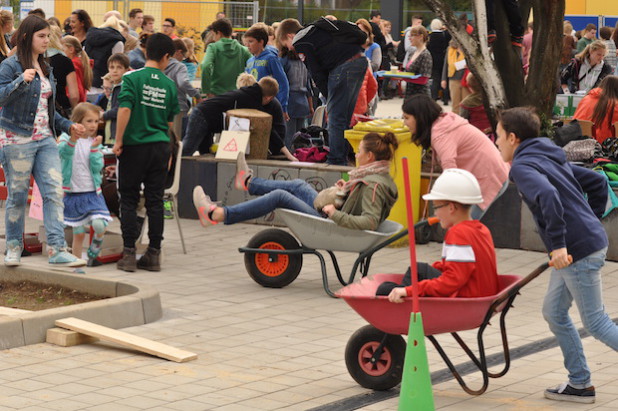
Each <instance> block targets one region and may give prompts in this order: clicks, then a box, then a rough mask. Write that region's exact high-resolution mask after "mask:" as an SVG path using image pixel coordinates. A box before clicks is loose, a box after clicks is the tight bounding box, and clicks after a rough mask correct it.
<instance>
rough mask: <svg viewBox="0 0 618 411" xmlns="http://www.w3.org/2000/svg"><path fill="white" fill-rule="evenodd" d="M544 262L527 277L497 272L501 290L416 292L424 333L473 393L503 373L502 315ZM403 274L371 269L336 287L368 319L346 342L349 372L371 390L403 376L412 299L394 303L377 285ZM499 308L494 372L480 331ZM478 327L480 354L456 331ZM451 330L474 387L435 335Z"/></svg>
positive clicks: (504, 337)
mask: <svg viewBox="0 0 618 411" xmlns="http://www.w3.org/2000/svg"><path fill="white" fill-rule="evenodd" d="M547 267H548V264H547V263H545V264H542V265H540V266H539V267H538V268H537V269H536V270H534V271H533V272H532V273H530V274H528V276H526V277H525V278H522V277H520V276H517V275H500V276H499V290H500V291H499V292H498V294H496V295H493V296H489V297H482V298H440V297H420V298H419V304H420V312H421V313H422V315H423V327H424V331H425V336H426V337H427V338H428V339H429V341H431V342H432V344H433V345H434V347H436V350H437V351H438V353H439V354H440V356H441V357H442V359H443V360H444V362H445V363H446V365H447V366H448V368H449V370H450V371H451V373H452V374H453V376H454V377H455V379H457V382H459V385H461V387H462V388H463V389H464V391H466V392H467V393H468V394H471V395H480V394H482V393H484V392H485V390H486V389H487V386H488V385H489V378H499V377H502V376H503V375H505V374H506V373H507V372H508V370H509V367H510V355H509V345H508V339H507V334H506V326H505V317H506V314H507V313H508V311H509V309H510V308H511V307H512V304H513V301H514V300H515V297H517V295H518V293H519V290H521V288H522V287H523V286H525V285H526V284H528V283H529V282H530V281H532V280H533V279H534V278H536V277H538V276H539V275H540V274H541V273H542V272H543V271H545V270H546V269H547ZM402 278H403V274H375V275H372V276H368V277H365V278H363V279H362V280H361V281H359V282H357V283H354V284H350V285H348V286H346V287H344V288H342V289H341V290H339V291H338V292H337V293H336V296H337V297H340V298H343V299H344V300H345V301H346V302H347V303H348V304H349V305H350V306H351V307H352V308H353V309H354V310H355V311H356V312H357V313H358V314H360V316H361V317H363V318H364V319H365V320H367V321H368V322H369V323H370V324H371V325H366V326H364V327H362V328H360V329H359V330H357V331H356V332H355V333H354V334H353V335H352V336H351V337H350V339H349V341H348V344H347V346H346V352H345V361H346V366H347V368H348V372H349V373H350V375H351V376H352V378H354V380H356V382H358V383H359V384H360V385H361V386H363V387H365V388H370V389H374V390H388V389H390V388H392V387H394V386H396V385H397V384H399V383H400V382H401V377H402V371H403V362H404V356H405V352H406V342H405V340H404V339H403V337H402V336H401V334H406V335H407V333H408V326H409V321H410V313H411V311H412V304H411V303H410V302H409V300H411V298H410V297H408V298H406V300H408V301H406V303H403V304H394V303H391V302H389V301H388V298H387V297H384V296H376V295H375V293H376V289H377V288H378V286H379V285H380V284H382V283H383V282H384V281H393V282H396V283H401V280H402ZM497 313H500V333H501V335H502V348H503V355H504V367H503V369H502V370H501V371H499V372H496V373H493V372H490V371H489V370H488V369H487V360H486V356H485V344H484V342H483V333H484V331H485V329H486V328H487V326H488V325H490V323H489V322H490V320H491V319H492V317H493V316H494V315H495V314H497ZM476 328H478V331H477V342H478V357H477V355H475V354H474V353H473V352H472V350H471V349H470V348H469V347H468V345H467V344H466V343H465V342H464V341H463V340H462V338H461V337H460V336H459V335H458V334H457V332H459V331H465V330H473V329H476ZM444 333H450V334H451V335H452V336H453V338H455V341H457V343H458V344H459V345H460V346H461V348H462V349H463V350H464V351H465V352H466V354H467V355H468V357H470V359H471V360H472V362H473V363H474V364H475V365H476V367H477V368H478V370H479V371H480V372H481V373H482V375H483V385H482V386H481V388H479V389H477V390H473V389H471V388H470V387H468V385H467V384H466V383H465V381H464V380H463V378H462V377H461V375H460V374H459V372H458V371H457V368H456V367H455V366H454V365H453V363H452V361H451V360H450V359H449V357H448V356H447V354H446V352H445V351H444V349H443V348H442V346H441V345H440V343H439V342H438V341H437V340H436V338H435V336H436V335H438V334H444Z"/></svg>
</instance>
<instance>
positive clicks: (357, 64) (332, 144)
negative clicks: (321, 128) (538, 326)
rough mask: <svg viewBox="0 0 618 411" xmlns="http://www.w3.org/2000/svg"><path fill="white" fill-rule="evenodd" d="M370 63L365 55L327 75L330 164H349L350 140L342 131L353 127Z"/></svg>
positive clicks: (328, 160) (328, 161)
mask: <svg viewBox="0 0 618 411" xmlns="http://www.w3.org/2000/svg"><path fill="white" fill-rule="evenodd" d="M367 64H368V62H367V59H366V58H364V57H359V58H356V59H354V60H350V61H347V62H345V63H343V64H341V65H339V66H338V67H336V68H335V69H333V70H332V71H331V72H330V73H329V74H328V99H327V100H326V111H327V113H328V139H329V148H330V153H329V154H328V159H327V163H328V164H337V165H348V142H347V141H346V140H345V139H344V138H343V132H344V131H345V130H346V129H347V128H349V126H350V120H351V119H352V114H354V106H355V105H356V99H357V98H358V92H359V91H360V88H361V86H362V85H363V80H364V78H365V73H366V72H367Z"/></svg>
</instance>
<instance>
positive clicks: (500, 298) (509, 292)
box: [488, 262, 549, 314]
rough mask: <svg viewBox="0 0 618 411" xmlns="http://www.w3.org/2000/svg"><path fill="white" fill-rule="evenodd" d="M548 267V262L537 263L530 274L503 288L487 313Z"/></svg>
mask: <svg viewBox="0 0 618 411" xmlns="http://www.w3.org/2000/svg"><path fill="white" fill-rule="evenodd" d="M548 268H549V263H548V262H547V263H543V264H541V265H539V266H538V267H537V268H536V269H535V270H534V271H532V272H531V273H530V274H528V275H527V276H525V277H524V278H523V279H522V280H521V281H520V282H518V283H517V284H515V285H514V286H513V287H511V288H509V289H508V290H505V291H504V292H503V293H502V294H500V295H499V296H498V297H496V299H495V300H494V302H493V303H492V306H491V308H490V309H489V310H488V314H489V313H491V312H492V311H494V310H495V309H497V308H498V307H499V306H500V305H501V304H502V303H503V302H505V301H506V300H508V299H509V298H511V297H512V296H514V295H515V294H517V293H518V292H519V290H521V289H522V288H523V287H524V286H525V285H526V284H528V283H529V282H530V281H532V280H534V279H535V278H537V277H538V276H539V275H541V274H542V273H543V272H544V271H545V270H547V269H548Z"/></svg>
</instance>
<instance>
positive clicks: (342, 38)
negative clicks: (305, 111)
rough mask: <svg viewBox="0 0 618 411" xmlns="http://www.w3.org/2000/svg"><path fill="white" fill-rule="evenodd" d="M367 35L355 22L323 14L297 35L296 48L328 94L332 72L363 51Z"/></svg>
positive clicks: (321, 88)
mask: <svg viewBox="0 0 618 411" xmlns="http://www.w3.org/2000/svg"><path fill="white" fill-rule="evenodd" d="M365 41H367V35H366V34H365V32H363V31H362V30H361V29H359V28H358V27H357V26H356V25H355V24H352V23H348V22H346V21H341V20H335V21H330V20H327V19H325V18H322V19H320V20H318V21H316V22H315V23H313V24H310V25H309V26H307V27H305V28H304V29H302V30H301V31H299V32H298V33H296V36H294V49H295V50H296V52H297V53H298V55H299V57H300V58H301V60H303V61H304V63H305V65H306V66H307V68H308V69H309V72H310V73H311V78H312V79H313V81H314V82H315V84H316V85H317V86H318V89H319V90H320V92H321V93H322V94H323V95H324V97H328V74H329V73H330V72H331V71H332V70H333V69H334V68H336V67H338V66H339V65H341V64H343V63H345V62H346V61H347V60H349V59H350V58H352V57H354V56H355V55H357V54H359V53H361V52H362V48H361V45H362V44H364V43H365Z"/></svg>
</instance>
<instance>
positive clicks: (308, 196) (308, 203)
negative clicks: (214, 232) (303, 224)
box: [223, 177, 320, 224]
mask: <svg viewBox="0 0 618 411" xmlns="http://www.w3.org/2000/svg"><path fill="white" fill-rule="evenodd" d="M249 194H251V195H259V196H261V197H258V198H255V199H253V200H249V201H245V202H244V203H240V204H235V205H233V206H229V207H223V208H224V210H225V220H224V223H225V224H235V223H240V222H242V221H246V220H251V219H253V218H258V217H262V216H264V215H266V214H268V213H270V212H272V211H274V210H275V209H277V208H287V209H289V210H295V211H300V212H301V213H305V214H310V215H314V216H320V214H319V213H318V212H317V211H315V209H314V208H313V200H315V197H316V196H317V195H318V193H317V191H315V190H314V188H313V187H312V186H311V185H310V184H309V183H307V182H306V181H304V180H299V179H296V180H291V181H284V180H265V179H263V178H259V177H254V178H253V179H251V182H250V183H249Z"/></svg>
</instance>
